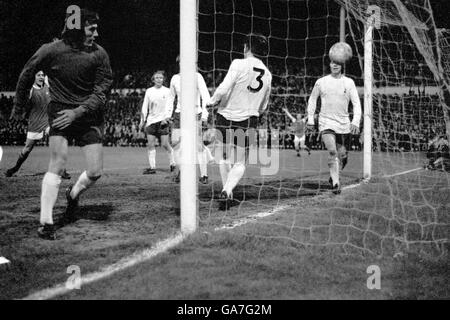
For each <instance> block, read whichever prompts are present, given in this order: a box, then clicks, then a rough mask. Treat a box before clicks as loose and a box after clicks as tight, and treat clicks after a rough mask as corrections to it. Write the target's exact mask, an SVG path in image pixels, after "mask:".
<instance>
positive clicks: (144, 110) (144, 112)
mask: <svg viewBox="0 0 450 320" xmlns="http://www.w3.org/2000/svg"><path fill="white" fill-rule="evenodd" d="M149 103H150V94H149V90H146V91H145V95H144V101H143V102H142V108H141V122H140V123H139V130H142V128H144V125H145V122H146V121H147V117H148V113H149V108H148V106H149Z"/></svg>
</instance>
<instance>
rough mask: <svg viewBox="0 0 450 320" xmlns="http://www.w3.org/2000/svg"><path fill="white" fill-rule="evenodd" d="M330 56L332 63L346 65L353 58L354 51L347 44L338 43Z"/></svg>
mask: <svg viewBox="0 0 450 320" xmlns="http://www.w3.org/2000/svg"><path fill="white" fill-rule="evenodd" d="M329 56H330V60H331V61H334V62H336V63H339V64H344V63H347V62H348V61H349V60H350V59H351V58H352V57H353V51H352V48H351V47H350V46H349V45H348V44H347V43H345V42H338V43H335V44H334V45H333V46H332V47H331V49H330V53H329Z"/></svg>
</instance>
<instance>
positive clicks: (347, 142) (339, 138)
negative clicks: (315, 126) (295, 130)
mask: <svg viewBox="0 0 450 320" xmlns="http://www.w3.org/2000/svg"><path fill="white" fill-rule="evenodd" d="M324 134H332V135H334V136H335V138H336V147H338V146H343V147H345V149H347V150H350V149H351V143H352V135H351V134H350V133H344V134H343V133H336V132H334V130H331V129H326V130H323V131H322V132H321V133H320V135H321V136H322V135H324Z"/></svg>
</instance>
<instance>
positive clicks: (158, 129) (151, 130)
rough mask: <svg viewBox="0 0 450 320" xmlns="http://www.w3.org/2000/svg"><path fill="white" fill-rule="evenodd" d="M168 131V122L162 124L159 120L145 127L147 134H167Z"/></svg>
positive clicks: (157, 135) (159, 135)
mask: <svg viewBox="0 0 450 320" xmlns="http://www.w3.org/2000/svg"><path fill="white" fill-rule="evenodd" d="M169 132H170V126H169V124H168V123H166V124H162V123H161V121H160V122H156V123H152V124H151V125H149V126H148V127H146V128H145V133H146V134H147V135H152V136H155V137H161V136H167V135H169Z"/></svg>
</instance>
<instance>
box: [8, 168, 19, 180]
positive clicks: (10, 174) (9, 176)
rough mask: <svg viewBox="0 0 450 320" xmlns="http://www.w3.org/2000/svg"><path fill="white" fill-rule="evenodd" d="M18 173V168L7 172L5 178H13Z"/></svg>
mask: <svg viewBox="0 0 450 320" xmlns="http://www.w3.org/2000/svg"><path fill="white" fill-rule="evenodd" d="M16 172H17V169H16V167H13V168H11V169H8V170H6V172H5V177H7V178H11V177H12V176H13V175H14V174H15V173H16Z"/></svg>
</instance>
